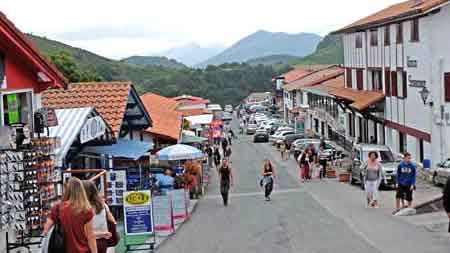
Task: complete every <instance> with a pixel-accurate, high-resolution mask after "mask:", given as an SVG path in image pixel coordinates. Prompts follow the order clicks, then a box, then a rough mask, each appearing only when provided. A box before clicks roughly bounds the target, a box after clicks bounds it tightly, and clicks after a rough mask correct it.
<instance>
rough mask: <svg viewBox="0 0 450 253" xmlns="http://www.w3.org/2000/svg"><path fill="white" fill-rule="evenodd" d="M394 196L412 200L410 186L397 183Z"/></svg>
mask: <svg viewBox="0 0 450 253" xmlns="http://www.w3.org/2000/svg"><path fill="white" fill-rule="evenodd" d="M395 198H397V199H404V200H406V201H409V202H411V201H412V200H413V191H412V190H411V186H405V185H399V186H398V189H397V194H396V195H395Z"/></svg>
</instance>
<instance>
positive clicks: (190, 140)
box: [181, 133, 208, 144]
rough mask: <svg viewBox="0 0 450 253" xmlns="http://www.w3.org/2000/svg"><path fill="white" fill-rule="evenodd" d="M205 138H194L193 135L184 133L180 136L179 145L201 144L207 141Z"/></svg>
mask: <svg viewBox="0 0 450 253" xmlns="http://www.w3.org/2000/svg"><path fill="white" fill-rule="evenodd" d="M207 140H208V139H207V138H204V137H200V136H195V135H189V134H186V133H182V134H181V143H183V144H194V143H203V142H205V141H207Z"/></svg>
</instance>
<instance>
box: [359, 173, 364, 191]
mask: <svg viewBox="0 0 450 253" xmlns="http://www.w3.org/2000/svg"><path fill="white" fill-rule="evenodd" d="M359 181H360V182H361V190H363V191H364V190H365V189H366V187H365V185H364V178H363V175H362V174H360V175H359Z"/></svg>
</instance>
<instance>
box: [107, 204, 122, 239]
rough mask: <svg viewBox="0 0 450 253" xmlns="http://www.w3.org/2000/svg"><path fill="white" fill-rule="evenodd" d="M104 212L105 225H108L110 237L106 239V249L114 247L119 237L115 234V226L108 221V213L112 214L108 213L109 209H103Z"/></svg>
mask: <svg viewBox="0 0 450 253" xmlns="http://www.w3.org/2000/svg"><path fill="white" fill-rule="evenodd" d="M105 211H106V224H107V225H108V232H110V233H111V237H110V238H109V239H107V243H108V247H114V246H116V245H117V244H118V243H119V241H120V235H119V233H118V232H117V229H116V224H115V223H114V222H112V221H110V220H109V219H108V213H110V214H111V215H112V213H111V212H110V211H109V208H108V209H106V208H105Z"/></svg>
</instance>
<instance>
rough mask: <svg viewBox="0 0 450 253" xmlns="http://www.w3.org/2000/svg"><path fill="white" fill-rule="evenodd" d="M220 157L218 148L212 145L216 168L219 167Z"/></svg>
mask: <svg viewBox="0 0 450 253" xmlns="http://www.w3.org/2000/svg"><path fill="white" fill-rule="evenodd" d="M221 158H222V157H221V156H220V151H219V148H218V147H214V165H215V166H216V169H219V165H220V160H221Z"/></svg>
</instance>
